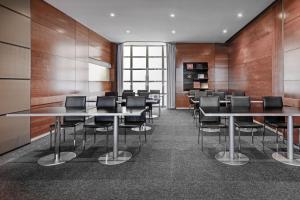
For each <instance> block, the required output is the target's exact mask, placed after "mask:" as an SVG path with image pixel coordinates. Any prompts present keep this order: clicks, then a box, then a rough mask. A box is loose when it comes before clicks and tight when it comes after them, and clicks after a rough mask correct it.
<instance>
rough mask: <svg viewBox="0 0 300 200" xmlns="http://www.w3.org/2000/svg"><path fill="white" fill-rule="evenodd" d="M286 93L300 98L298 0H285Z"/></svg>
mask: <svg viewBox="0 0 300 200" xmlns="http://www.w3.org/2000/svg"><path fill="white" fill-rule="evenodd" d="M284 9H285V13H286V19H285V21H284V95H285V97H286V98H289V99H290V100H291V99H294V100H293V101H294V102H298V101H299V99H300V90H299V83H300V67H299V63H300V57H299V56H300V31H299V30H300V14H299V13H300V3H299V1H297V0H289V1H284Z"/></svg>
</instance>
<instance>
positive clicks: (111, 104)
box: [94, 96, 116, 123]
mask: <svg viewBox="0 0 300 200" xmlns="http://www.w3.org/2000/svg"><path fill="white" fill-rule="evenodd" d="M96 107H97V109H103V108H104V109H105V108H107V109H114V108H116V97H115V96H106V97H97V103H96ZM94 119H95V123H99V122H113V121H114V117H111V116H95V118H94Z"/></svg>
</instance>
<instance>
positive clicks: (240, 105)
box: [231, 96, 253, 122]
mask: <svg viewBox="0 0 300 200" xmlns="http://www.w3.org/2000/svg"><path fill="white" fill-rule="evenodd" d="M250 108H251V102H250V97H246V96H245V97H241V96H239V97H236V96H234V97H231V110H233V111H234V110H236V111H240V112H247V111H249V110H250ZM235 120H236V121H237V122H253V117H247V116H243V117H236V118H235Z"/></svg>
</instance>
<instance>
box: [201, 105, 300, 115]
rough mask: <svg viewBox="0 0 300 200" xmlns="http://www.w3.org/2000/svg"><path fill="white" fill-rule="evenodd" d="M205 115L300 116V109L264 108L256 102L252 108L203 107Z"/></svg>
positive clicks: (202, 110)
mask: <svg viewBox="0 0 300 200" xmlns="http://www.w3.org/2000/svg"><path fill="white" fill-rule="evenodd" d="M200 111H201V112H202V113H203V114H204V115H205V116H220V117H226V116H227V117H228V116H253V117H255V116H284V117H286V116H300V109H299V108H296V107H283V108H282V109H264V108H263V106H262V104H254V106H252V107H251V108H250V109H245V108H235V109H231V108H230V107H220V108H219V109H218V108H209V107H206V108H201V107H200Z"/></svg>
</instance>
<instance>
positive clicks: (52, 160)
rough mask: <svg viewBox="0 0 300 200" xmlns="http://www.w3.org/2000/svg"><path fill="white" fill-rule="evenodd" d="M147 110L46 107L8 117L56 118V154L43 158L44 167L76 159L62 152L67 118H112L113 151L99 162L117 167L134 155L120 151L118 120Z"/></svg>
mask: <svg viewBox="0 0 300 200" xmlns="http://www.w3.org/2000/svg"><path fill="white" fill-rule="evenodd" d="M143 112H145V109H126V108H125V107H121V106H117V107H116V108H115V109H96V108H95V107H88V108H86V109H66V108H65V107H44V108H36V109H30V110H25V111H21V112H15V113H9V114H6V116H7V117H54V118H55V147H54V153H52V154H49V155H46V156H43V157H41V158H40V159H39V160H38V164H40V165H42V166H53V165H60V164H63V163H65V162H67V161H70V160H72V159H74V158H76V156H77V155H76V154H75V153H74V152H61V151H60V134H61V121H62V119H63V117H66V116H84V117H89V116H112V117H114V124H113V151H112V152H109V153H106V154H104V155H101V156H100V157H99V158H98V160H99V162H100V163H102V164H105V165H117V164H120V163H123V162H126V161H128V160H129V159H130V158H131V157H132V154H131V153H130V152H127V151H119V150H118V121H119V120H118V118H119V117H125V116H140V115H141V114H142V113H143Z"/></svg>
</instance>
